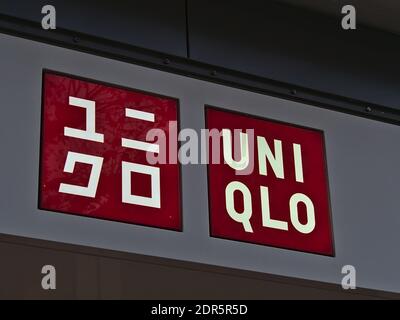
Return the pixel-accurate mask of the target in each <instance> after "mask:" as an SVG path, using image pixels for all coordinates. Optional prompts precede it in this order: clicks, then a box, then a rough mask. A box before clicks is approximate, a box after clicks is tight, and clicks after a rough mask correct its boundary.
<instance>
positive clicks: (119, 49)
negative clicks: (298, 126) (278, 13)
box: [0, 14, 400, 125]
mask: <svg viewBox="0 0 400 320" xmlns="http://www.w3.org/2000/svg"><path fill="white" fill-rule="evenodd" d="M0 32H1V33H5V34H9V35H14V36H18V37H22V38H26V39H29V40H34V41H40V42H45V43H48V44H51V45H56V46H60V47H64V48H68V49H73V50H78V51H81V52H85V53H89V54H94V55H98V56H102V57H106V58H111V59H115V60H120V61H124V62H127V63H132V64H137V65H141V66H145V67H150V68H154V69H158V70H162V71H166V72H170V73H175V74H179V75H183V76H187V77H192V78H196V79H200V80H204V81H209V82H214V83H217V84H223V85H227V86H230V87H234V88H239V89H243V90H248V91H252V92H256V93H261V94H266V95H270V96H275V97H279V98H283V99H287V100H292V101H297V102H302V103H306V104H309V105H313V106H316V107H321V108H325V109H329V110H334V111H339V112H343V113H347V114H351V115H356V116H360V117H364V118H368V119H373V120H378V121H382V122H386V123H391V124H396V125H400V111H399V110H396V109H394V108H390V107H388V106H383V105H377V104H373V103H369V102H367V101H361V100H356V99H352V98H348V97H344V96H339V95H334V94H330V93H326V92H322V91H317V90H313V89H308V88H305V87H299V86H293V85H291V84H289V83H285V82H279V81H275V80H271V79H267V78H264V77H259V76H255V75H251V74H247V73H243V72H239V71H234V70H230V69H226V68H222V67H218V66H215V65H210V64H206V63H202V62H199V61H196V60H193V59H189V58H185V57H178V56H173V55H169V54H164V53H162V52H157V51H153V50H149V49H143V48H139V47H135V46H131V45H127V44H123V43H120V42H115V41H112V40H107V39H103V38H99V37H94V36H89V35H86V34H82V33H77V32H72V31H68V30H65V29H61V28H57V29H56V30H43V29H42V28H41V26H40V23H35V22H31V21H26V20H22V19H18V18H14V17H10V16H6V15H1V14H0Z"/></svg>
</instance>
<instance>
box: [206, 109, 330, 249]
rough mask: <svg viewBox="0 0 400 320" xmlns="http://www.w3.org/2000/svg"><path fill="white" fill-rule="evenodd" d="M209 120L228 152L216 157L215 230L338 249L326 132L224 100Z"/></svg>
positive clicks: (260, 240)
mask: <svg viewBox="0 0 400 320" xmlns="http://www.w3.org/2000/svg"><path fill="white" fill-rule="evenodd" d="M206 121H207V127H208V129H209V130H210V131H211V129H216V130H214V131H219V132H220V136H221V139H220V140H215V139H210V150H212V151H213V153H214V155H213V156H214V157H215V153H217V154H218V155H219V156H220V158H221V159H223V161H215V159H211V157H210V159H209V161H210V164H209V165H208V178H209V207H210V229H211V230H210V232H211V235H212V236H214V237H219V238H224V239H231V240H239V241H245V242H251V243H256V244H263V245H268V246H274V247H280V248H287V249H293V250H299V251H304V252H312V253H318V254H323V255H331V256H333V255H334V248H333V241H332V230H331V219H330V205H329V193H328V181H327V174H326V161H325V147H324V136H323V133H322V132H321V131H318V130H314V129H308V128H303V127H298V126H294V125H290V124H285V123H280V122H276V121H271V120H266V119H260V118H256V117H251V116H248V115H244V114H239V113H233V112H228V111H223V110H220V109H216V108H206ZM217 143H218V145H217ZM217 158H218V157H217Z"/></svg>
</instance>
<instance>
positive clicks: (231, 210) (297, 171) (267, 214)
mask: <svg viewBox="0 0 400 320" xmlns="http://www.w3.org/2000/svg"><path fill="white" fill-rule="evenodd" d="M223 138H224V139H223V143H224V148H223V150H224V159H225V162H226V163H227V164H228V165H229V166H230V167H231V168H232V169H235V170H240V169H243V167H245V165H246V161H245V160H243V159H246V158H248V156H247V154H248V149H249V148H248V146H247V144H248V139H247V137H246V136H245V135H243V136H242V138H243V139H241V147H240V148H241V154H242V158H241V161H240V162H239V161H234V160H233V159H232V155H231V149H232V142H231V133H230V130H229V129H223ZM257 147H258V166H259V172H258V173H259V174H260V175H261V176H266V175H267V162H268V163H269V165H270V167H271V168H272V171H273V172H274V174H275V176H276V177H277V178H278V179H287V178H285V175H284V162H283V151H282V150H283V149H282V141H280V140H277V139H274V152H272V150H271V148H270V146H269V145H268V143H267V141H266V139H265V138H264V137H262V136H257ZM301 153H302V150H301V145H300V144H297V143H293V163H294V178H295V181H296V182H298V183H304V173H303V160H302V154H301ZM234 192H240V193H241V195H242V198H243V206H244V208H243V212H242V213H240V212H237V211H236V209H235V198H234ZM260 199H261V218H262V226H263V227H265V228H272V229H277V230H282V231H289V224H288V222H287V221H283V220H278V219H273V218H272V216H271V211H270V195H269V189H268V187H266V186H263V185H260ZM300 204H302V206H304V207H305V209H306V215H307V222H306V223H304V224H303V223H301V222H300V218H299V205H300ZM225 205H226V210H227V213H228V215H229V216H230V217H231V218H232V220H234V221H236V222H238V223H241V224H242V225H243V228H244V230H245V231H246V232H249V233H253V232H254V231H253V227H252V225H251V221H250V219H251V217H252V215H253V209H252V194H251V192H250V190H249V188H248V187H247V186H246V185H245V184H244V183H242V182H239V181H231V182H230V183H229V184H228V185H227V186H226V189H225ZM289 211H290V222H291V224H292V225H293V227H294V228H295V229H296V230H297V231H298V232H300V233H303V234H309V233H311V232H313V231H314V229H315V223H316V222H315V209H314V204H313V202H312V200H311V199H310V198H309V197H308V196H307V195H305V194H303V193H295V194H293V195H292V196H291V197H290V199H289Z"/></svg>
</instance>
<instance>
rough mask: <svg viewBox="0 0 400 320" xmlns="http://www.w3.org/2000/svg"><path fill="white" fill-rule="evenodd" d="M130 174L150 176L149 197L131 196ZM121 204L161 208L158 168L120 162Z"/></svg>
mask: <svg viewBox="0 0 400 320" xmlns="http://www.w3.org/2000/svg"><path fill="white" fill-rule="evenodd" d="M132 172H136V173H142V174H147V175H150V176H151V196H150V197H144V196H138V195H133V194H132V193H131V190H132ZM122 202H124V203H130V204H137V205H141V206H145V207H153V208H161V201H160V168H156V167H151V166H146V165H142V164H137V163H131V162H126V161H122Z"/></svg>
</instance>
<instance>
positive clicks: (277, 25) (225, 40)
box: [0, 0, 400, 109]
mask: <svg viewBox="0 0 400 320" xmlns="http://www.w3.org/2000/svg"><path fill="white" fill-rule="evenodd" d="M384 2H385V1H384V0H383V1H382V3H384ZM186 3H187V7H186V5H185V4H186ZM43 4H47V2H46V1H44V0H43V1H42V0H2V1H1V2H0V14H4V15H7V16H11V17H18V18H20V19H25V20H28V21H31V22H35V23H36V24H37V26H38V27H39V26H40V21H41V18H42V15H41V13H40V11H41V7H42V6H43ZM52 4H53V5H54V6H55V7H56V9H57V12H58V26H59V28H64V29H67V30H71V31H74V32H77V33H84V34H89V35H92V36H98V37H100V38H107V39H111V40H115V41H120V42H123V43H126V44H129V45H134V46H138V47H143V48H147V49H151V50H156V51H159V52H161V53H165V54H171V55H176V56H180V57H188V58H190V59H192V60H196V61H201V62H205V63H209V64H213V65H217V66H222V67H226V68H230V69H234V70H238V71H242V72H246V73H249V74H254V75H258V76H262V77H267V78H271V79H274V80H279V81H283V82H287V83H291V84H294V85H299V86H303V87H308V88H312V89H316V90H321V91H325V92H329V93H333V94H337V95H343V96H345V97H349V98H355V99H359V100H364V101H366V102H369V103H375V104H380V105H384V106H388V107H391V108H395V109H399V108H400V103H399V100H400V90H399V87H400V80H399V77H398V74H399V73H400V65H399V63H398V57H399V56H400V41H399V36H397V35H394V34H390V33H386V32H381V31H376V30H373V29H370V28H366V27H363V26H362V24H359V25H358V28H357V30H356V31H343V30H342V29H341V27H340V12H338V14H337V16H338V17H330V16H325V15H323V14H321V13H314V12H311V11H307V10H302V9H299V8H293V7H290V6H287V5H284V4H281V3H279V1H278V2H277V1H271V0H267V1H265V0H250V1H245V2H244V1H239V0H219V1H213V0H187V1H185V0H174V1H161V0H151V1H142V0H131V1H122V0H121V1H113V2H110V1H98V0H96V1H94V0H84V1H81V0H79V1H78V0H69V1H63V0H54V1H52ZM368 5H369V4H368V3H365V4H363V3H357V8H358V9H359V10H357V13H358V14H359V15H362V13H363V10H362V6H368ZM337 7H338V10H339V9H340V7H339V5H338V6H337ZM359 20H360V21H361V20H362V19H361V17H360V19H359ZM186 21H187V24H186Z"/></svg>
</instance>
